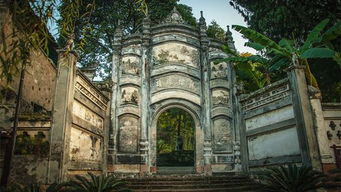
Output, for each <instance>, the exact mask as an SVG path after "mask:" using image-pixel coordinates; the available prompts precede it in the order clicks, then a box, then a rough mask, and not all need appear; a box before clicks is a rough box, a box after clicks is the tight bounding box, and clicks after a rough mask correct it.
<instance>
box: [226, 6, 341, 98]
mask: <svg viewBox="0 0 341 192" xmlns="http://www.w3.org/2000/svg"><path fill="white" fill-rule="evenodd" d="M230 4H231V5H232V6H233V7H234V8H235V9H236V10H237V11H238V12H239V13H240V14H241V15H242V16H243V17H244V19H245V21H246V22H247V24H248V26H249V27H250V28H251V29H253V30H255V31H257V32H260V33H262V34H265V35H266V36H267V37H269V38H270V39H273V40H274V41H276V42H278V41H280V40H281V39H283V38H286V39H295V44H296V45H297V46H296V47H299V46H301V45H302V42H304V41H305V42H307V43H311V42H309V41H306V40H307V39H309V38H307V37H308V36H309V33H310V34H311V35H312V36H314V35H313V33H311V29H313V28H314V27H315V26H316V23H318V22H319V21H321V20H324V19H325V18H329V23H328V24H326V27H327V28H329V29H328V30H326V31H325V32H324V33H323V34H322V35H320V37H319V38H317V39H315V40H316V43H312V44H313V45H314V46H316V44H323V45H324V46H325V47H327V48H329V49H332V50H335V51H336V52H340V51H341V38H340V35H341V23H340V14H339V13H340V12H341V1H335V0H316V1H310V0H300V1H297V0H287V1H277V0H257V1H247V0H230ZM324 25H325V24H321V27H323V26H324ZM315 37H316V33H315ZM312 39H314V37H312ZM302 51H303V52H304V49H302ZM333 60H334V61H333ZM322 61H323V62H324V63H323V64H322V63H321V62H322ZM335 61H336V62H335ZM337 63H339V64H340V63H341V57H340V54H338V53H336V54H335V56H334V57H333V59H331V58H330V59H316V58H314V60H309V64H310V67H311V70H312V73H314V76H315V77H316V79H317V80H318V82H319V84H320V85H321V86H320V89H321V91H322V95H323V100H324V101H325V102H330V101H341V100H340V98H341V94H339V93H338V92H337V91H336V90H335V89H334V88H333V87H336V86H337V84H338V83H339V82H341V76H340V75H332V76H331V74H340V73H341V69H340V67H338V66H337ZM327 66H328V68H327ZM331 78H333V79H331ZM335 99H336V100H335Z"/></svg>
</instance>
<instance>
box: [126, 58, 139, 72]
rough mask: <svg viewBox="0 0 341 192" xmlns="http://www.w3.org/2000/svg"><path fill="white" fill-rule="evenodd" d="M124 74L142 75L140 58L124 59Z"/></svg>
mask: <svg viewBox="0 0 341 192" xmlns="http://www.w3.org/2000/svg"><path fill="white" fill-rule="evenodd" d="M122 73H123V74H131V75H140V65H139V58H137V57H124V58H123V59H122Z"/></svg>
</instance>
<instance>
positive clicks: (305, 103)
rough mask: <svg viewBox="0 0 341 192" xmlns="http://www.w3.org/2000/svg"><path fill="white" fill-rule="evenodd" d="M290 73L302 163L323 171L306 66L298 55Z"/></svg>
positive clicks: (294, 58)
mask: <svg viewBox="0 0 341 192" xmlns="http://www.w3.org/2000/svg"><path fill="white" fill-rule="evenodd" d="M288 71H289V72H288V76H289V81H290V86H291V89H292V93H293V95H292V99H293V108H294V114H295V120H296V129H297V135H298V140H299V144H300V150H301V157H302V163H303V164H304V165H307V166H312V167H313V168H314V169H315V170H320V171H321V163H320V157H319V149H318V143H317V139H316V135H315V130H314V124H313V113H312V110H311V106H310V102H309V96H308V87H307V83H306V78H305V74H304V66H301V65H299V63H298V59H297V56H296V55H293V65H292V66H291V67H290V68H289V69H288Z"/></svg>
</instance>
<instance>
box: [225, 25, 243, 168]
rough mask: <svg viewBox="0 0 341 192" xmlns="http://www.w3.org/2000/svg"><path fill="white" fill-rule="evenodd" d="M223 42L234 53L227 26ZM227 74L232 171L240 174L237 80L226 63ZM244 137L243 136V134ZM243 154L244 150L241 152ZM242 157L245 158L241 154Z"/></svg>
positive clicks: (239, 110) (239, 111)
mask: <svg viewBox="0 0 341 192" xmlns="http://www.w3.org/2000/svg"><path fill="white" fill-rule="evenodd" d="M225 40H226V44H227V46H228V47H229V49H231V50H234V51H236V48H235V46H234V41H233V37H232V33H231V31H230V27H229V26H227V29H226V34H225ZM227 74H228V81H229V89H230V95H231V97H230V98H231V100H232V114H234V116H233V131H234V134H233V135H234V141H233V154H234V168H233V171H235V172H240V171H241V170H242V160H241V150H242V149H241V146H240V142H241V139H240V137H241V136H240V135H241V132H240V131H241V130H242V126H241V125H242V123H243V121H242V113H241V108H240V104H239V100H238V97H237V94H238V87H236V85H237V78H236V74H235V71H234V68H233V63H228V67H227ZM244 135H245V134H244ZM242 152H243V153H244V150H243V151H242ZM243 156H245V155H244V154H243Z"/></svg>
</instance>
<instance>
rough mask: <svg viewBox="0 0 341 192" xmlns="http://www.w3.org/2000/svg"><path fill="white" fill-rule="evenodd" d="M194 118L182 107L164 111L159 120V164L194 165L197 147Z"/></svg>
mask: <svg viewBox="0 0 341 192" xmlns="http://www.w3.org/2000/svg"><path fill="white" fill-rule="evenodd" d="M194 127H195V124H194V120H193V118H192V116H191V115H190V114H189V113H188V112H186V111H184V110H183V109H180V108H171V109H168V110H166V111H164V112H163V113H162V114H161V115H160V116H159V118H158V121H157V154H158V165H173V166H174V165H192V166H193V163H194V162H193V161H194V159H193V156H194V149H195V146H194V145H195V137H194Z"/></svg>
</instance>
